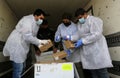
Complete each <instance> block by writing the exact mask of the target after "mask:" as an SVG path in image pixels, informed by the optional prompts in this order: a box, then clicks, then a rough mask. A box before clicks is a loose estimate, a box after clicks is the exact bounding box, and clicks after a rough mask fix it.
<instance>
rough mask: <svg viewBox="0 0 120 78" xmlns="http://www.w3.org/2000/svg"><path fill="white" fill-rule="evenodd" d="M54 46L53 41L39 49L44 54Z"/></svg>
mask: <svg viewBox="0 0 120 78" xmlns="http://www.w3.org/2000/svg"><path fill="white" fill-rule="evenodd" d="M52 46H53V43H52V41H51V40H49V43H48V44H45V45H43V46H41V47H40V48H39V49H40V51H41V52H44V51H47V50H48V49H49V48H50V47H52Z"/></svg>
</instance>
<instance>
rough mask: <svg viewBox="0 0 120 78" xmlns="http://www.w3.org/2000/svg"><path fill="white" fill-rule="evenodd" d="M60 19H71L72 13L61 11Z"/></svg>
mask: <svg viewBox="0 0 120 78" xmlns="http://www.w3.org/2000/svg"><path fill="white" fill-rule="evenodd" d="M62 19H69V20H71V19H72V15H71V14H70V13H63V15H62Z"/></svg>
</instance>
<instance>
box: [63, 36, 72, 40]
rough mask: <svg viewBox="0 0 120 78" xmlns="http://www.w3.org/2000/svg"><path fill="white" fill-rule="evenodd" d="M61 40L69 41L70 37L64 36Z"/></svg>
mask: <svg viewBox="0 0 120 78" xmlns="http://www.w3.org/2000/svg"><path fill="white" fill-rule="evenodd" d="M63 40H71V36H70V35H67V36H64V37H63Z"/></svg>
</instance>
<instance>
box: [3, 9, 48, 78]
mask: <svg viewBox="0 0 120 78" xmlns="http://www.w3.org/2000/svg"><path fill="white" fill-rule="evenodd" d="M45 15H46V14H45V13H44V11H42V10H41V9H36V10H35V12H34V14H31V15H28V16H24V17H23V18H22V19H21V20H20V21H19V22H18V24H17V25H16V27H15V29H14V30H13V31H12V33H11V34H10V36H9V37H8V39H7V41H6V44H5V46H4V49H3V55H4V56H10V61H12V65H13V78H21V73H22V71H23V63H24V62H25V60H26V58H27V54H28V52H29V46H30V44H34V45H36V46H38V47H41V44H47V43H48V42H49V41H48V40H40V39H37V38H36V34H37V31H38V29H39V26H40V24H41V23H42V21H43V19H44V18H45V17H44V16H45Z"/></svg>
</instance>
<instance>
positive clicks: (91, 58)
mask: <svg viewBox="0 0 120 78" xmlns="http://www.w3.org/2000/svg"><path fill="white" fill-rule="evenodd" d="M102 32H103V21H102V20H101V19H100V18H98V17H94V16H89V15H88V17H87V18H86V22H85V23H84V24H80V23H78V32H77V34H76V35H73V36H72V41H77V40H79V39H82V42H83V46H82V47H80V48H82V51H81V52H80V55H81V62H82V66H83V68H84V69H100V68H106V67H112V66H113V65H112V63H111V58H110V55H109V51H108V46H107V43H106V40H105V37H104V36H103V35H102Z"/></svg>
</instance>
